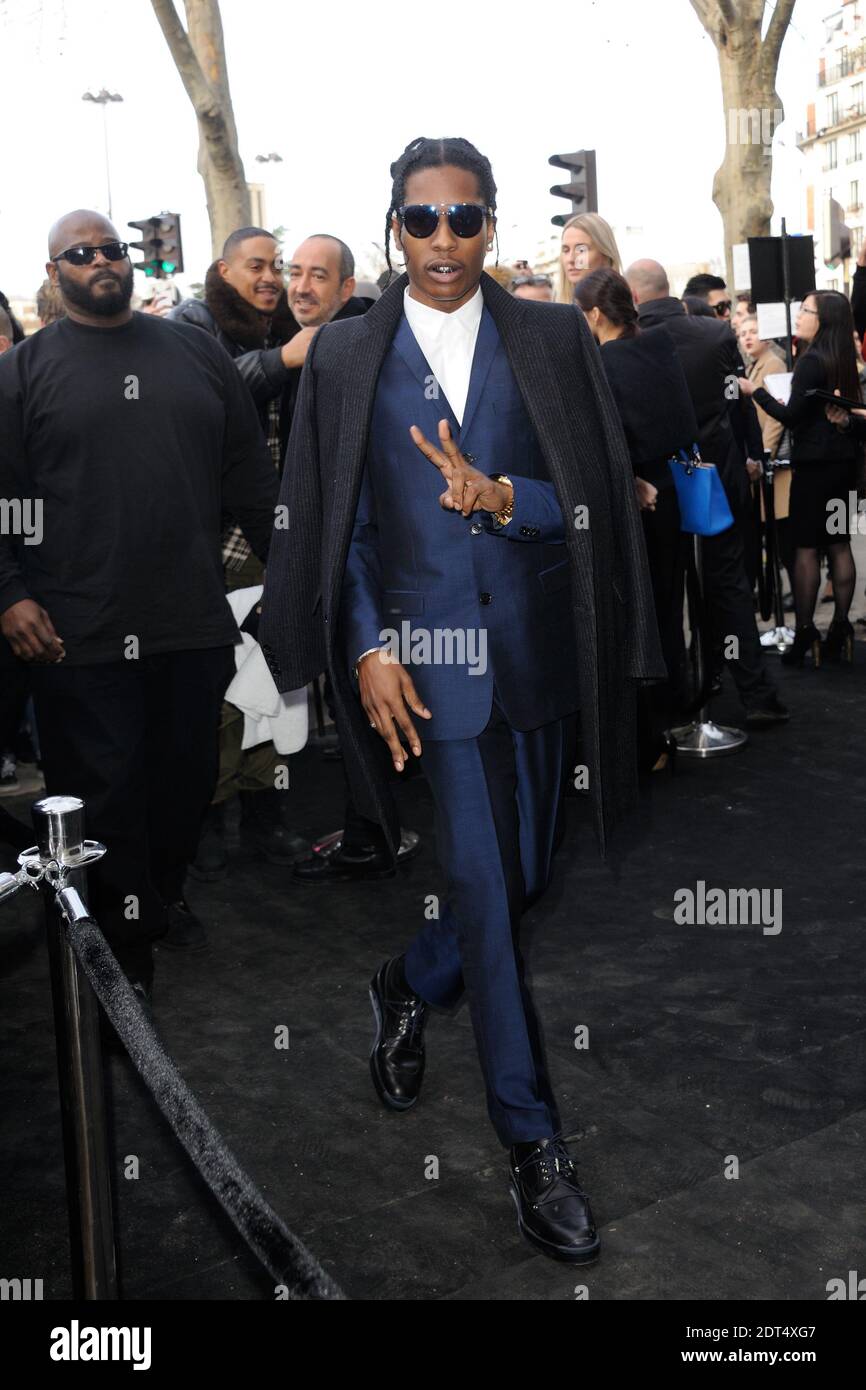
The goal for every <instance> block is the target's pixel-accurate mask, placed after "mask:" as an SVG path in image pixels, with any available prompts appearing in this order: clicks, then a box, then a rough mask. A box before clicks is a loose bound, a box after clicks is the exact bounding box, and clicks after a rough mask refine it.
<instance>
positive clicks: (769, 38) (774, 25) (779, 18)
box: [761, 0, 794, 80]
mask: <svg viewBox="0 0 866 1390" xmlns="http://www.w3.org/2000/svg"><path fill="white" fill-rule="evenodd" d="M793 13H794V0H776V8H775V9H774V11H773V15H772V18H771V20H770V23H769V26H768V28H767V34H766V37H765V39H764V42H763V44H762V45H761V47H762V49H763V54H764V55H766V56H765V58H764V61H765V62H766V63H767V64H770V63H772V68H770V69H769V71H770V73H771V75H772V76H773V78H774V80H775V76H776V69H777V67H778V66H779V54H780V53H781V51H782V41H783V40H784V37H785V35H786V33H787V32H788V25H789V24H790V22H791V15H792V14H793Z"/></svg>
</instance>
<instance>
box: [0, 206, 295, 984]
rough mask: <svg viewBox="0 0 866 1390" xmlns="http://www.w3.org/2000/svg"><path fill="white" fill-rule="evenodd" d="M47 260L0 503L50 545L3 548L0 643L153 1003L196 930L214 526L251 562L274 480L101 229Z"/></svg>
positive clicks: (246, 415) (236, 416) (20, 359)
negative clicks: (100, 846) (172, 950)
mask: <svg viewBox="0 0 866 1390" xmlns="http://www.w3.org/2000/svg"><path fill="white" fill-rule="evenodd" d="M49 255H50V260H49V262H48V265H47V267H46V269H47V272H48V275H49V278H50V279H51V281H52V283H53V284H56V285H57V286H58V287H59V290H60V293H61V295H62V298H63V303H64V307H65V309H66V317H64V318H62V319H60V320H59V321H58V322H57V323H53V324H51V325H49V326H48V327H47V328H44V329H42V330H41V332H39V333H37V334H35V335H34V336H33V337H32V338H28V339H27V340H26V341H25V342H24V343H22V344H21V345H20V347H18V348H17V349H16V350H15V351H14V352H11V353H7V354H5V356H4V357H3V358H2V359H0V496H4V497H7V498H15V497H18V498H20V499H22V501H23V500H27V499H30V501H31V502H34V501H35V502H38V504H39V508H40V510H41V532H42V534H41V537H40V543H39V544H35V545H27V544H18V545H17V546H16V545H15V541H14V538H13V537H8V536H0V629H2V632H3V635H4V637H5V638H6V640H7V641H8V643H9V644H10V646H11V647H12V650H13V652H14V653H15V655H16V657H17V658H18V659H19V660H21V661H24V662H27V663H28V665H29V669H30V671H31V674H32V680H33V686H34V697H35V702H36V716H37V723H38V727H39V737H40V742H41V747H42V758H43V767H44V771H45V780H46V787H47V790H48V793H49V794H55V793H68V794H74V795H79V796H81V797H83V798H84V800H85V802H86V806H87V833H88V835H90V836H92V837H93V838H95V839H98V840H102V841H103V842H104V843H105V844H106V845H107V847H108V854H107V855H106V857H105V858H104V859H103V860H102V861H101V862H100V863H99V864H98V865H97V866H95V868H94V869H92V870H91V874H90V896H91V906H92V907H93V910H94V913H95V915H96V917H97V919H98V921H99V922H100V925H101V926H102V928H103V931H104V932H105V935H106V937H107V938H108V940H109V942H110V944H111V946H112V949H113V950H114V953H115V955H116V956H117V958H118V960H119V961H120V964H121V965H122V966H123V968H124V969H125V970H126V972H127V974H128V975H129V978H130V979H131V980H132V981H133V983H134V985H136V986H137V988H138V990H139V992H140V993H141V994H142V995H143V996H145V997H149V994H150V989H151V982H152V976H153V960H152V949H151V948H152V943H153V941H154V940H155V939H157V938H160V937H162V936H164V934H165V933H166V931H167V930H172V931H177V932H179V933H181V934H182V933H183V931H184V930H185V922H186V920H187V918H188V917H189V915H190V914H189V909H188V908H187V906H186V903H185V901H184V897H183V880H184V873H185V868H186V864H187V862H188V860H189V858H190V857H191V855H192V853H194V850H195V843H196V838H197V835H198V829H199V824H200V821H201V817H202V815H203V813H204V810H205V808H206V806H207V804H208V802H209V800H210V798H211V795H212V793H213V788H214V783H215V781H216V770H217V723H218V719H219V710H220V702H221V699H222V693H223V690H224V689H225V686H226V683H227V680H228V676H229V673H230V672H231V670H232V669H233V664H234V663H233V654H232V646H233V643H234V642H235V640H236V638H237V627H236V625H235V623H234V620H233V619H232V616H231V612H230V610H229V608H228V605H227V604H226V601H225V593H224V589H223V581H222V561H221V555H220V529H221V514H222V511H223V509H224V508H225V509H226V510H227V511H229V512H230V513H231V514H232V515H233V516H234V517H236V518H237V520H238V521H239V522H240V524H241V525H242V526H243V527H244V530H245V533H246V536H247V538H248V540H249V541H250V544H251V545H252V546H253V548H254V549H255V551H256V553H257V554H258V555H259V556H260V558H261V559H262V560H264V559H265V557H266V555H267V550H268V545H269V543H270V538H271V535H272V527H273V508H274V502H275V493H276V473H275V470H274V468H273V466H272V464H271V462H270V459H269V458H268V452H267V448H266V446H265V443H264V440H263V438H262V435H261V430H260V428H259V423H258V419H257V417H256V412H255V407H254V405H253V402H252V400H251V398H250V395H249V392H248V391H247V389H246V387H245V386H244V384H243V382H242V381H241V379H240V377H239V375H238V373H237V371H236V369H235V367H234V366H233V365H232V362H231V359H230V358H229V357H228V355H227V354H226V353H225V352H224V350H223V349H222V348H221V347H220V346H219V344H218V343H215V342H213V341H212V339H210V338H209V337H208V336H207V335H206V334H204V333H200V332H198V331H197V330H194V329H192V328H190V327H188V326H187V325H185V324H178V323H169V322H167V321H165V320H160V319H157V318H153V317H151V316H148V315H144V314H140V313H133V312H132V310H131V309H130V298H131V295H132V278H133V272H132V266H131V264H130V261H129V258H128V255H127V247H126V243H125V242H121V241H119V239H118V235H117V232H116V230H115V228H114V227H113V226H112V224H111V223H110V222H109V221H107V220H106V218H104V217H103V216H101V214H99V213H96V212H89V211H77V212H72V213H69V214H68V215H67V216H65V217H63V218H61V219H60V221H58V222H57V223H55V225H54V227H53V228H52V229H51V233H50V236H49Z"/></svg>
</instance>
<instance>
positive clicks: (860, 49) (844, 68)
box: [818, 43, 866, 87]
mask: <svg viewBox="0 0 866 1390" xmlns="http://www.w3.org/2000/svg"><path fill="white" fill-rule="evenodd" d="M863 68H866V43H860V44H858V45H857V47H856V48H852V50H851V52H850V53H846V54H845V57H844V58H842V59H841V61H840V62H838V63H834V64H833V66H832V67H829V68H825V69H824V71H823V72H819V73H818V86H819V87H831V86H832V85H833V83H834V82H839V81H841V79H842V78H843V77H849V76H850V75H851V73H852V72H861V71H862V70H863Z"/></svg>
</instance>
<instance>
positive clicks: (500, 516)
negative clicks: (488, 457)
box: [490, 473, 514, 526]
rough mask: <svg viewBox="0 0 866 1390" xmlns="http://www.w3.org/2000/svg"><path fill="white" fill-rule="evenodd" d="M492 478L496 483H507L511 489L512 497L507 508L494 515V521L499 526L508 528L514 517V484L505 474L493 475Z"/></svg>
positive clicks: (507, 503) (506, 505)
mask: <svg viewBox="0 0 866 1390" xmlns="http://www.w3.org/2000/svg"><path fill="white" fill-rule="evenodd" d="M490 476H491V478H492V479H493V481H494V483H507V484H508V486H509V487H510V488H511V496H510V497H509V499H508V501H507V502H506V504H505V506H504V507H502V508H501V509H500V511H498V512H494V513H493V519H494V521H495V522H496V524H497V526H507V525H508V523H509V521H510V520H511V518H512V516H513V515H514V484H513V482H512V481H511V479H510V478H509V477H507V476H506V474H505V473H491V474H490Z"/></svg>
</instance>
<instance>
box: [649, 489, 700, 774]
mask: <svg viewBox="0 0 866 1390" xmlns="http://www.w3.org/2000/svg"><path fill="white" fill-rule="evenodd" d="M653 481H654V482H655V478H654V479H653ZM656 486H658V497H657V498H656V507H655V511H652V512H651V511H649V510H645V511H642V512H641V521H642V523H643V533H644V540H645V542H646V550H647V562H648V564H649V572H650V582H651V583H652V591H653V604H654V607H655V614H656V622H657V623H658V629H659V638H660V640H661V648H662V655H663V656H664V660H665V666H666V667H667V672H668V678H667V680H666V681H659V682H658V683H657V684H655V685H650V686H642V687H641V689H640V691H639V706H640V725H639V727H640V739H641V745H642V746H641V762H644V761H649V764H650V766H652V763H653V762H654V761H655V758H656V757H657V756H658V744H659V740H660V738H661V734H662V731H663V730H664V729H666V728H668V727H669V726H670V725H671V724H673V723H675V722H676V714H677V711H678V709H679V706H680V692H681V686H682V672H683V665H684V662H685V639H684V636H683V589H684V582H685V570H686V563H687V558H688V556H687V547H688V545H689V543H690V537H688V536H686V535H685V534H684V533H683V532H682V531H681V530H680V509H679V504H678V502H677V492H676V488H675V487H674V486H673V483H664V482H663V483H661V484H658V483H657V484H656Z"/></svg>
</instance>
